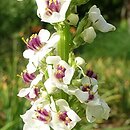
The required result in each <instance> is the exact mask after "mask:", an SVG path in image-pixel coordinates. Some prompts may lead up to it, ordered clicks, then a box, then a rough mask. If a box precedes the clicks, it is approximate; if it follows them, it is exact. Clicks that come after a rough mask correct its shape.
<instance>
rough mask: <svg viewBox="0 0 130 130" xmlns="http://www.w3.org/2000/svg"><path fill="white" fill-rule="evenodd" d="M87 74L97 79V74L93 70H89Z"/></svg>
mask: <svg viewBox="0 0 130 130" xmlns="http://www.w3.org/2000/svg"><path fill="white" fill-rule="evenodd" d="M86 75H87V76H88V77H90V78H95V79H97V74H95V73H94V72H93V71H92V70H87V72H86Z"/></svg>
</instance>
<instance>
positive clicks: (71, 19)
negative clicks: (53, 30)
mask: <svg viewBox="0 0 130 130" xmlns="http://www.w3.org/2000/svg"><path fill="white" fill-rule="evenodd" d="M67 20H68V22H69V24H70V25H74V26H76V25H77V23H78V21H79V16H78V14H74V13H71V14H70V15H69V16H68V17H67Z"/></svg>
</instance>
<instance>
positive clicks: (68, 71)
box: [63, 67, 75, 84]
mask: <svg viewBox="0 0 130 130" xmlns="http://www.w3.org/2000/svg"><path fill="white" fill-rule="evenodd" d="M74 71H75V70H74V68H72V67H70V68H68V69H66V71H65V77H63V82H64V83H65V84H70V81H71V79H72V77H73V75H74Z"/></svg>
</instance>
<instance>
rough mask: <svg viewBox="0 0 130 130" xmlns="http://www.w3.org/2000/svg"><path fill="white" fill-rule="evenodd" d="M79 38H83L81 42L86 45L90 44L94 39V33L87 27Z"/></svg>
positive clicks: (91, 28)
mask: <svg viewBox="0 0 130 130" xmlns="http://www.w3.org/2000/svg"><path fill="white" fill-rule="evenodd" d="M81 37H82V38H83V40H84V41H85V42H87V43H92V42H93V41H94V39H95V38H96V33H95V31H94V28H93V27H89V28H87V29H85V30H84V31H83V32H82V33H81Z"/></svg>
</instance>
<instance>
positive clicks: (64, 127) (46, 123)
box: [21, 97, 80, 130]
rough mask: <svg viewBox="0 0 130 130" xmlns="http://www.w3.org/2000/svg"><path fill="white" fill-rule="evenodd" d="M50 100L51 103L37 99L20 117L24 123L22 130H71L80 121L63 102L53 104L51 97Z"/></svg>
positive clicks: (58, 101) (60, 100) (61, 100)
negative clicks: (51, 129)
mask: <svg viewBox="0 0 130 130" xmlns="http://www.w3.org/2000/svg"><path fill="white" fill-rule="evenodd" d="M50 99H51V103H50V102H49V101H46V100H44V99H43V98H40V99H38V100H37V101H35V102H34V104H33V106H32V107H31V108H30V109H29V110H28V111H26V113H25V114H24V115H21V118H22V119H23V121H24V123H25V124H24V127H23V130H43V129H45V130H50V127H51V128H53V129H54V130H71V129H72V128H73V127H74V126H75V125H76V123H77V122H78V121H80V118H79V116H78V115H77V114H76V113H75V112H74V111H73V110H72V109H70V108H69V105H68V103H67V102H66V101H65V100H63V99H59V100H57V101H56V102H54V100H53V98H52V97H51V98H50ZM57 108H58V109H57Z"/></svg>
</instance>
